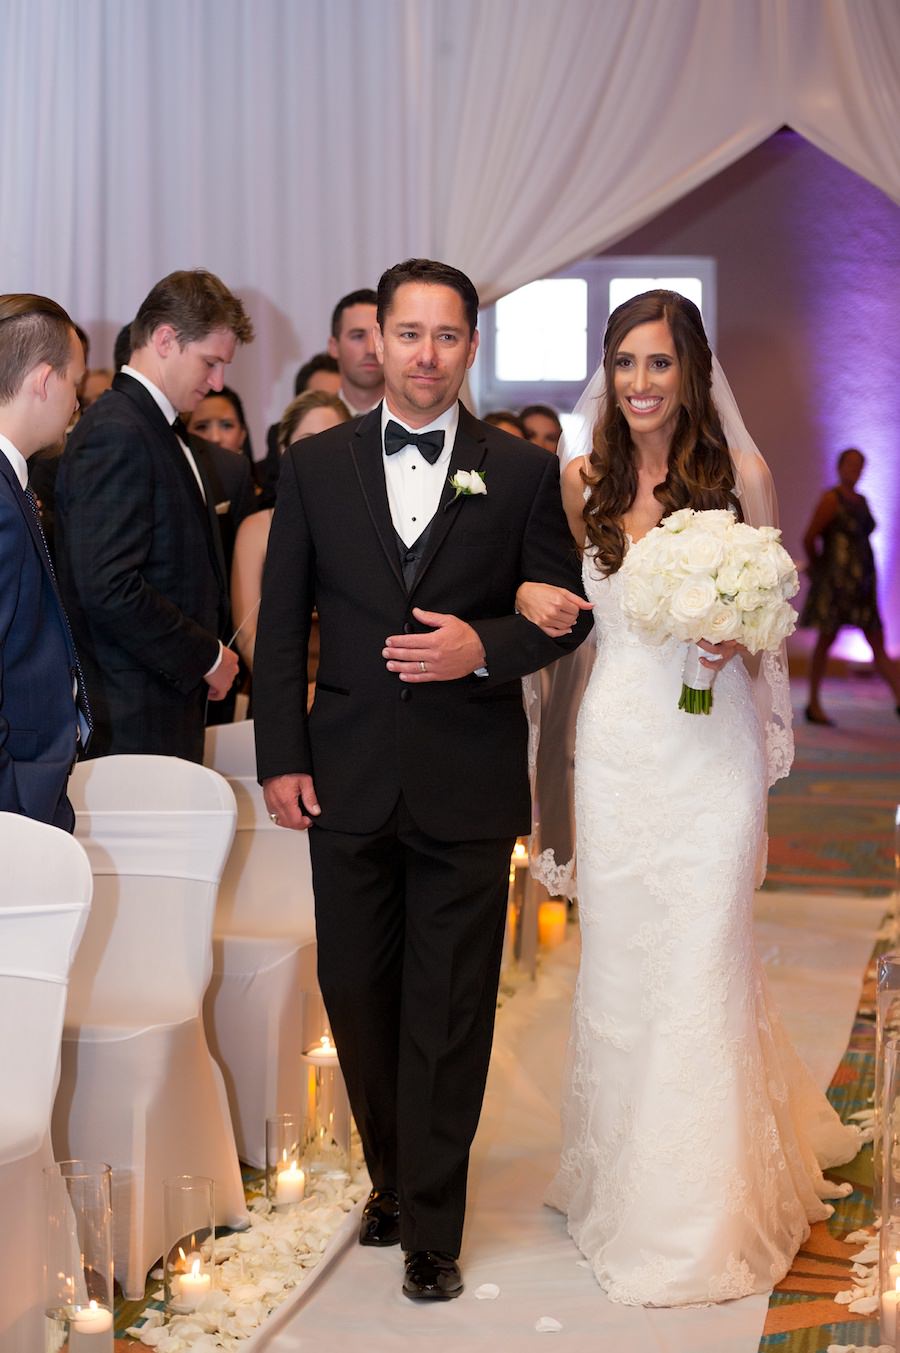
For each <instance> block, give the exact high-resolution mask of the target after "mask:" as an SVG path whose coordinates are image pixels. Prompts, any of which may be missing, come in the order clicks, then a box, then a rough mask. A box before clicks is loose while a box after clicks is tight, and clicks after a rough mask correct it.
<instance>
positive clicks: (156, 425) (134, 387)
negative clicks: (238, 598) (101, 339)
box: [113, 371, 228, 594]
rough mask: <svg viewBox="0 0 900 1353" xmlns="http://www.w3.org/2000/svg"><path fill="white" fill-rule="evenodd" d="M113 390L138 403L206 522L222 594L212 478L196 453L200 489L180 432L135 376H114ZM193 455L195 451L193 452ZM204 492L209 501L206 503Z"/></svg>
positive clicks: (224, 587)
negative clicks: (183, 447) (204, 469)
mask: <svg viewBox="0 0 900 1353" xmlns="http://www.w3.org/2000/svg"><path fill="white" fill-rule="evenodd" d="M113 389H114V390H119V391H120V392H121V393H122V394H124V395H127V396H128V398H129V399H130V400H132V401H133V402H134V404H136V405H137V407H138V409H139V410H140V412H141V414H142V415H143V417H144V418H145V419H147V421H148V422H149V424H150V426H151V427H152V429H153V431H154V432H155V433H156V436H157V438H158V440H159V444H160V446H161V448H162V449H163V451H164V454H165V455H166V456H167V457H168V458H169V460H170V461H171V462H172V464H173V465H174V467H175V472H176V474H177V475H178V476H179V478H180V480H181V482H182V484H183V485H184V490H185V494H186V496H187V499H188V501H189V502H190V504H191V509H192V511H194V512H196V514H197V516H198V518H199V519H200V521H201V522H202V523H203V529H204V531H205V532H206V533H207V545H208V548H209V554H210V559H211V561H212V565H213V568H214V570H215V572H216V574H217V576H218V581H219V586H220V588H221V589H222V592H223V594H227V590H228V589H227V582H228V580H227V578H226V576H225V556H224V554H223V553H222V538H221V535H220V532H219V524H218V522H217V521H216V519H215V502H214V501H213V493H212V489H211V488H210V485H209V481H208V479H207V478H206V477H205V475H204V473H203V468H202V466H201V464H200V461H199V459H198V457H197V456H196V455H194V464H195V465H196V466H197V474H198V475H199V476H200V482H201V483H202V485H203V490H202V492H201V490H200V486H199V485H198V483H197V480H196V478H195V477H194V472H193V470H192V469H191V467H190V465H189V464H188V460H187V456H186V455H185V454H184V451H183V449H182V446H181V443H180V441H179V440H178V435H177V433H176V432H175V430H174V428H173V427H172V426H171V424H170V423H168V422H166V417H165V414H164V413H163V411H162V409H161V408H160V407H159V405H158V404H157V402H156V400H155V399H154V398H153V396H152V395H151V394H150V391H149V390H147V389H146V388H145V387H144V386H143V385H141V383H140V381H136V380H134V379H133V377H131V376H129V375H127V374H126V373H123V372H121V371H119V372H117V374H116V376H115V377H114V378H113ZM192 454H193V453H192ZM204 494H205V496H206V501H205V502H204Z"/></svg>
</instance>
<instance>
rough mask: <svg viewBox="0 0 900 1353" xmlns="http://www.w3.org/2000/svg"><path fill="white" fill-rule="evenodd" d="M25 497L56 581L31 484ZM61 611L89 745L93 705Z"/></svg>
mask: <svg viewBox="0 0 900 1353" xmlns="http://www.w3.org/2000/svg"><path fill="white" fill-rule="evenodd" d="M25 497H26V498H27V499H28V506H29V507H30V508H31V510H32V512H33V513H34V519H35V521H36V522H37V529H38V535H39V536H40V538H41V544H42V545H43V547H44V558H45V559H46V561H47V567H48V568H49V569H50V577H51V578H52V579H53V581H54V583H55V582H56V569H55V568H54V567H53V559H52V557H51V554H50V547H49V546H48V544H47V537H46V536H45V535H44V524H43V522H42V521H41V514H40V512H39V511H38V505H37V499H36V498H35V496H34V494H33V493H32V492H31V486H30V485H29V486H28V487H27V488H26V489H25ZM60 612H61V614H62V619H63V624H64V625H65V627H66V633H67V634H68V636H69V643H70V644H71V646H72V655H73V657H74V659H75V679H76V681H77V683H78V705H79V707H80V709H81V712H82V714H83V715H84V721H85V723H86V724H87V737H86V738H83V739H82V738H81V737H80V730H79V740H80V741H81V742H82V743H83V745H84V746H87V744H88V742H89V741H90V736H91V733H92V732H93V731H94V716H93V715H92V714H91V706H90V701H89V700H88V695H87V688H86V687H85V684H84V673H83V672H82V670H81V663H80V662H79V660H78V649H77V648H76V647H75V639H74V638H73V635H72V631H71V629H70V627H69V617H68V616H67V615H66V612H65V607H64V606H62V604H60Z"/></svg>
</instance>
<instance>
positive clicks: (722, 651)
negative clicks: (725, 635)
mask: <svg viewBox="0 0 900 1353" xmlns="http://www.w3.org/2000/svg"><path fill="white" fill-rule="evenodd" d="M697 647H698V648H702V649H704V650H705V651H706V652H707V653H711V654H712V657H711V658H701V659H700V666H701V667H710V668H711V669H712V670H713V671H714V672H720V671H721V670H722V668H723V667H727V666H728V664H729V663H730V662H731V659H732V658H733V657H734V655H735V654H736V653H746V652H747V650H746V648H744V645H743V644H739V643H738V641H737V640H736V639H723V640H722V642H721V643H720V644H711V643H710V642H709V641H708V640H707V639H698V640H697ZM713 659H718V661H713Z"/></svg>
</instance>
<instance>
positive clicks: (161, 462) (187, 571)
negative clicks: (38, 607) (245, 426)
mask: <svg viewBox="0 0 900 1353" xmlns="http://www.w3.org/2000/svg"><path fill="white" fill-rule="evenodd" d="M201 475H202V468H201ZM56 554H57V574H58V577H59V581H60V587H61V590H62V594H63V600H64V601H65V603H66V608H67V610H68V613H69V618H70V621H71V624H72V629H73V631H74V634H75V641H76V644H77V646H78V652H79V656H80V658H81V661H82V666H83V668H84V671H85V680H86V682H87V686H88V695H89V697H90V699H91V704H92V708H93V711H94V738H93V741H92V744H91V751H92V753H93V754H94V755H103V754H105V753H116V752H155V753H160V754H163V755H170V756H182V757H185V758H186V759H187V760H193V761H199V760H201V759H202V756H203V713H204V709H205V704H206V691H207V686H206V683H205V682H204V680H203V677H204V674H205V673H206V672H208V671H209V669H210V668H211V667H212V665H213V663H214V662H215V660H216V656H217V654H218V645H219V638H220V636H221V635H222V634H223V630H224V626H225V623H226V612H227V589H226V580H225V570H224V562H223V558H222V543H221V540H220V537H219V531H218V528H217V526H216V519H215V503H214V495H213V492H212V490H211V488H210V486H209V485H207V486H206V502H205V503H204V501H203V495H202V494H201V493H200V490H199V488H198V487H197V481H196V479H195V478H194V476H193V473H192V472H191V469H190V466H189V465H188V463H187V459H186V457H185V455H184V452H183V451H182V449H181V447H180V446H179V444H178V439H177V437H176V436H175V433H174V432H173V431H172V429H171V427H170V426H169V425H168V423H167V422H166V419H165V417H164V415H163V413H162V412H161V410H160V409H159V406H158V405H157V404H156V403H155V401H154V399H153V397H152V396H151V395H150V393H149V392H148V391H147V390H146V389H145V388H144V387H143V386H142V385H141V384H140V382H139V381H136V380H134V379H133V378H132V377H131V376H128V375H125V374H124V373H122V372H119V374H118V375H117V376H116V377H115V379H114V381H113V386H112V389H111V390H108V391H106V393H105V394H103V395H101V396H100V398H99V399H98V400H97V401H96V403H94V404H92V405H91V406H90V408H89V409H88V410H87V412H86V413H85V415H84V417H83V418H82V419H81V420H80V421H79V422H78V424H77V425H76V427H75V429H74V430H73V432H72V435H71V437H70V438H69V441H68V444H67V446H66V449H65V451H64V452H63V456H62V461H61V464H60V469H59V475H58V477H57V489H56ZM225 637H227V636H225Z"/></svg>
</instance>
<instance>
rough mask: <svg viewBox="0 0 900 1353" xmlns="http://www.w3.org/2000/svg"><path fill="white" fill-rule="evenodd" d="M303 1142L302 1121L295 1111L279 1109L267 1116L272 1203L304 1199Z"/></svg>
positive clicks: (283, 1204) (268, 1190) (280, 1205)
mask: <svg viewBox="0 0 900 1353" xmlns="http://www.w3.org/2000/svg"><path fill="white" fill-rule="evenodd" d="M303 1145H304V1143H303V1141H302V1132H301V1127H300V1122H299V1120H298V1119H297V1118H295V1117H294V1116H293V1114H290V1113H279V1114H276V1116H275V1117H274V1118H267V1119H266V1197H267V1198H268V1200H269V1202H270V1203H271V1204H272V1206H273V1207H277V1208H285V1207H291V1206H293V1204H294V1203H301V1202H302V1201H303V1197H304V1194H305V1191H306V1174H305V1172H304V1171H303V1170H301V1168H300V1158H301V1156H302V1154H303Z"/></svg>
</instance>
